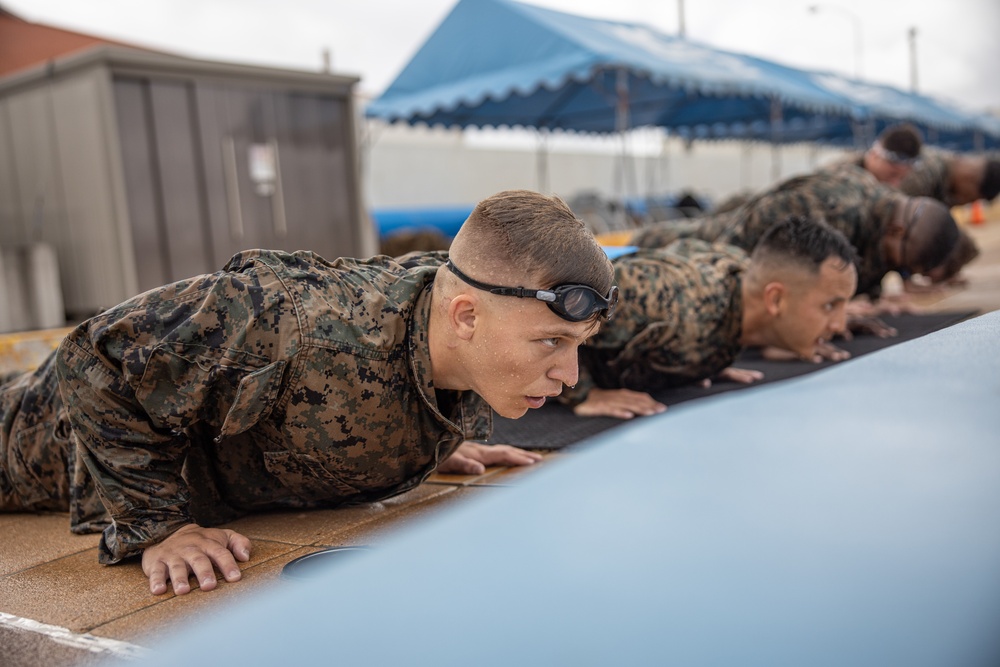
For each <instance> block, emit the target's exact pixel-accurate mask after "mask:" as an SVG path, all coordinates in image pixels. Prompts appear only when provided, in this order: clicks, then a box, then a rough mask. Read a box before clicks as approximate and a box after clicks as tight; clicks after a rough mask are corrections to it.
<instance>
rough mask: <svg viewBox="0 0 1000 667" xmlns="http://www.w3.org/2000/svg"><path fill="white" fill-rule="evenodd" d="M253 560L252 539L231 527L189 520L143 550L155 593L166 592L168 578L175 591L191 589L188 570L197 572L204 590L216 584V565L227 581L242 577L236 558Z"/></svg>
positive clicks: (150, 582)
mask: <svg viewBox="0 0 1000 667" xmlns="http://www.w3.org/2000/svg"><path fill="white" fill-rule="evenodd" d="M237 560H239V561H242V562H246V561H248V560H250V539H249V538H247V537H245V536H243V535H240V534H239V533H237V532H234V531H232V530H228V529H223V528H203V527H201V526H199V525H197V524H193V523H191V524H188V525H186V526H184V527H183V528H181V529H180V530H178V531H177V532H175V533H174V534H172V535H171V536H170V537H168V538H167V539H165V540H163V541H162V542H160V543H159V544H157V545H155V546H152V547H149V548H148V549H146V550H145V551H144V552H143V553H142V571H143V572H145V573H146V576H147V577H149V590H150V592H151V593H153V595H160V594H162V593H166V592H167V581H168V580H169V581H170V582H171V585H172V586H173V589H174V593H175V594H177V595H184V594H185V593H188V592H190V590H191V584H190V583H189V582H188V576H189V574H194V576H195V578H196V579H197V580H198V585H199V587H200V588H201V590H203V591H210V590H212V589H213V588H215V587H216V585H217V584H218V580H217V579H216V577H215V568H218V570H219V572H221V573H222V575H223V576H224V577H225V579H226V581H239V580H240V577H241V574H240V568H239V566H238V565H236V561H237Z"/></svg>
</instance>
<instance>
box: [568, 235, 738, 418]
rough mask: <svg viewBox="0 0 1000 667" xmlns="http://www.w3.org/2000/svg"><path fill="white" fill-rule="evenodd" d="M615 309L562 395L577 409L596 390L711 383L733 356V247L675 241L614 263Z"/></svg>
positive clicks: (735, 269) (585, 351)
mask: <svg viewBox="0 0 1000 667" xmlns="http://www.w3.org/2000/svg"><path fill="white" fill-rule="evenodd" d="M612 263H613V264H614V267H615V282H616V283H617V284H618V289H619V290H621V292H620V299H619V302H618V310H617V311H616V312H615V316H614V318H613V319H612V320H611V321H610V322H606V323H605V324H604V325H602V327H601V330H600V332H599V333H598V334H597V335H596V336H594V337H592V338H591V339H589V340H588V341H587V343H586V345H584V346H583V347H581V348H580V379H579V381H578V382H577V384H576V387H575V388H574V389H567V390H565V391H564V392H563V393H564V395H565V398H564V399H563V400H564V402H567V403H571V404H572V403H579V402H580V401H582V400H583V399H584V398H586V396H587V394H588V393H589V392H590V390H591V389H592V388H593V387H595V386H597V387H601V388H604V389H616V388H627V389H634V390H636V391H646V392H650V391H656V390H657V389H662V388H664V387H669V386H673V385H677V384H683V383H686V382H691V381H693V380H699V379H702V378H706V377H711V376H713V375H715V374H716V373H718V372H719V371H721V370H723V369H724V368H726V367H728V366H729V365H731V364H732V363H733V360H734V359H736V356H737V355H738V354H739V352H740V350H741V346H740V342H739V340H740V336H741V334H742V317H743V297H742V291H741V285H742V275H743V272H744V271H745V270H746V267H747V263H748V259H747V255H746V253H744V252H743V251H742V250H740V249H739V248H735V247H733V246H727V245H714V246H713V245H711V244H708V243H706V242H704V241H700V240H696V239H682V240H680V241H677V242H676V243H673V244H671V245H670V246H668V247H667V248H662V249H655V250H640V251H638V252H636V253H634V254H631V255H625V256H623V257H619V258H617V259H615V260H614V261H613V262H612Z"/></svg>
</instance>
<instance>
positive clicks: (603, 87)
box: [366, 0, 1000, 144]
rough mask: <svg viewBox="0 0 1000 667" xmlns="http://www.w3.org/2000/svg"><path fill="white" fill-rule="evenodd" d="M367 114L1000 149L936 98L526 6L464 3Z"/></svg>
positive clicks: (695, 135)
mask: <svg viewBox="0 0 1000 667" xmlns="http://www.w3.org/2000/svg"><path fill="white" fill-rule="evenodd" d="M366 114H367V115H368V116H369V117H374V118H381V119H384V120H386V121H389V122H396V121H402V122H407V123H411V124H416V123H426V124H428V125H444V126H446V127H451V126H458V127H468V126H475V127H490V126H492V127H502V126H508V127H517V126H521V127H532V128H540V129H542V128H545V129H562V130H571V131H577V132H594V133H607V132H614V131H619V130H624V129H629V128H633V127H640V126H659V127H664V128H668V129H671V130H673V131H675V132H677V133H678V134H679V135H681V136H685V137H689V138H692V139H713V138H745V139H761V140H766V141H773V142H786V141H806V140H812V141H817V140H819V141H823V140H826V141H835V142H836V141H839V142H845V141H846V142H850V141H851V140H852V139H854V140H857V139H858V137H859V132H863V133H864V135H865V136H866V137H868V138H870V136H872V134H873V130H874V129H875V128H876V127H877V126H878V125H879V124H883V125H884V124H888V123H890V122H896V121H899V120H909V121H911V122H915V123H917V124H918V125H919V126H921V127H922V128H923V129H925V132H927V131H929V130H933V132H927V133H928V134H930V135H932V136H933V133H934V132H936V133H938V135H939V136H942V137H945V138H949V139H951V140H952V143H955V144H959V143H962V142H963V141H964V142H966V143H969V142H971V141H972V140H971V137H972V136H973V134H974V133H975V132H977V131H978V132H981V133H982V134H983V136H984V137H986V138H987V143H989V141H995V142H997V143H1000V133H997V134H993V132H994V131H995V130H996V128H995V127H994V126H993V125H991V124H990V123H988V122H980V119H976V118H975V117H972V116H970V115H968V114H963V113H960V112H957V111H955V110H953V109H949V108H947V107H945V106H944V105H941V104H939V103H937V102H935V101H934V100H931V99H930V98H926V97H922V96H917V95H909V94H907V93H904V92H902V91H899V90H896V89H894V88H891V87H889V86H878V85H875V84H868V83H865V82H859V81H852V80H849V79H846V78H844V77H839V76H837V75H834V74H830V73H819V72H808V71H804V70H798V69H795V68H791V67H787V66H785V65H781V64H779V63H775V62H772V61H768V60H764V59H762V58H756V57H752V56H748V55H743V54H738V53H731V52H727V51H723V50H720V49H715V48H712V47H708V46H705V45H702V44H698V43H696V42H692V41H689V40H685V39H679V38H677V37H673V36H670V35H666V34H664V33H661V32H659V31H657V30H655V29H653V28H650V27H648V26H644V25H641V24H635V23H623V22H617V21H607V20H598V19H590V18H585V17H581V16H576V15H573V14H567V13H564V12H558V11H553V10H549V9H543V8H540V7H535V6H532V5H527V4H523V3H520V2H514V1H513V0H460V1H459V2H458V4H456V6H455V7H454V8H453V9H452V11H451V13H450V14H449V15H448V16H447V17H446V18H445V20H444V21H443V22H442V23H441V25H440V26H439V27H438V29H437V30H436V31H435V32H434V33H433V34H432V35H431V37H430V38H429V39H428V40H427V42H426V43H425V44H424V45H423V46H422V47H421V49H420V50H419V51H418V52H417V54H416V55H415V56H414V57H413V58H412V60H411V61H410V62H409V63H408V64H407V66H406V67H405V68H404V69H403V71H402V72H401V73H400V74H399V76H398V77H397V78H396V80H395V81H394V82H393V83H392V84H391V85H390V86H389V87H388V88H387V89H386V91H385V92H384V93H383V94H382V95H381V96H380V97H379V98H378V99H376V100H374V101H373V102H372V103H371V104H370V105H369V106H368V108H367V110H366ZM953 135H954V136H953ZM990 138H991V139H990Z"/></svg>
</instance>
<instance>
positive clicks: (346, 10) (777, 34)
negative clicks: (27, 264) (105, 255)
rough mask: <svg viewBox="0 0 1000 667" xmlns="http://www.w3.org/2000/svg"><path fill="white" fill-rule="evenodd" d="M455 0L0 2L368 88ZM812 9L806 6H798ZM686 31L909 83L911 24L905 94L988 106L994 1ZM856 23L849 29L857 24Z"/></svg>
mask: <svg viewBox="0 0 1000 667" xmlns="http://www.w3.org/2000/svg"><path fill="white" fill-rule="evenodd" d="M456 1H457V0H281V1H280V2H276V1H267V0H0V5H2V6H3V7H5V8H6V9H8V10H9V11H12V12H14V13H15V14H18V15H19V16H21V17H22V18H25V19H27V20H30V21H36V22H40V23H46V24H50V25H54V26H58V27H61V28H67V29H71V30H77V31H81V32H87V33H90V34H95V35H100V36H103V37H110V38H114V39H118V40H122V41H129V42H133V43H136V44H140V45H143V46H148V47H152V48H158V49H162V50H168V51H172V52H174V53H178V54H181V55H186V56H192V57H199V58H210V59H216V60H229V61H237V62H245V63H252V64H262V65H273V66H279V67H293V68H298V69H319V68H320V66H321V63H322V55H321V54H322V51H323V49H324V48H328V49H330V51H331V53H332V56H333V69H334V71H336V72H337V73H344V74H355V75H358V76H360V77H361V79H362V80H361V84H360V90H361V91H362V92H365V93H368V94H371V95H377V94H379V93H381V92H382V91H383V90H384V89H385V88H386V86H388V85H389V83H391V82H392V80H393V78H395V76H396V74H398V73H399V71H400V70H401V69H402V68H403V66H404V65H405V64H406V63H407V62H408V61H409V59H410V57H411V56H412V55H413V54H414V53H415V52H416V51H417V50H418V49H419V48H420V45H421V44H423V42H424V40H426V39H427V37H428V36H429V35H430V34H431V33H432V32H433V31H434V29H435V28H436V27H437V25H438V24H439V23H440V22H441V21H442V19H444V17H445V16H446V15H447V14H448V12H449V11H450V10H451V8H452V7H453V6H454V5H455V3H456ZM531 4H536V5H540V6H545V7H549V8H552V9H558V10H561V11H566V12H572V13H576V14H582V15H586V16H593V17H597V18H610V19H617V20H622V21H630V22H638V23H645V24H647V25H650V26H652V27H654V28H656V29H659V30H661V31H663V32H667V33H670V34H674V33H676V32H677V30H678V25H679V11H678V2H677V0H532V3H531ZM817 4H818V8H819V9H818V11H817V12H810V11H809V7H810V6H812V5H817ZM684 6H685V26H686V30H687V36H688V38H689V39H692V40H695V41H699V42H703V43H706V44H709V45H711V46H715V47H718V48H723V49H728V50H731V51H738V52H743V53H751V54H753V55H757V56H762V57H765V58H770V59H773V60H778V61H781V62H783V63H785V64H788V65H792V66H794V67H802V68H807V69H827V70H832V71H834V72H838V73H842V74H848V75H853V74H854V71H855V67H856V62H855V46H856V35H857V34H858V33H860V36H861V40H860V41H861V46H862V57H861V71H862V76H863V78H866V79H870V80H873V81H877V82H880V83H888V84H890V85H894V86H897V87H899V88H902V89H908V88H909V86H910V55H909V54H910V51H909V42H908V38H907V32H908V30H909V29H910V27H915V28H916V29H917V74H918V88H919V90H920V92H922V93H925V94H930V95H934V96H937V97H941V98H944V99H947V100H950V101H952V102H957V103H959V104H960V105H962V106H966V107H969V108H972V109H978V110H981V109H984V108H987V107H989V108H993V109H1000V72H998V65H1000V2H998V0H947V1H944V0H910V1H906V0H830V1H829V2H819V3H816V2H813V1H812V0H753V1H752V2H750V1H748V0H685V2H684ZM859 28H860V29H859Z"/></svg>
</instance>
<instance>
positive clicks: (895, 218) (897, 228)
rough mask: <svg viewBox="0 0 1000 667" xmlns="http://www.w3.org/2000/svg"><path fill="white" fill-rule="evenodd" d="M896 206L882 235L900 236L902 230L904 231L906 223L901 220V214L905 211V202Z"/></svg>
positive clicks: (889, 236)
mask: <svg viewBox="0 0 1000 667" xmlns="http://www.w3.org/2000/svg"><path fill="white" fill-rule="evenodd" d="M896 207H897V208H896V210H895V211H894V212H893V214H892V219H891V220H889V225H888V226H887V227H886V228H885V232H884V233H883V237H886V238H902V236H903V232H904V231H906V224H905V222H904V221H903V215H904V214H905V212H906V204H903V203H899V204H896Z"/></svg>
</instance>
